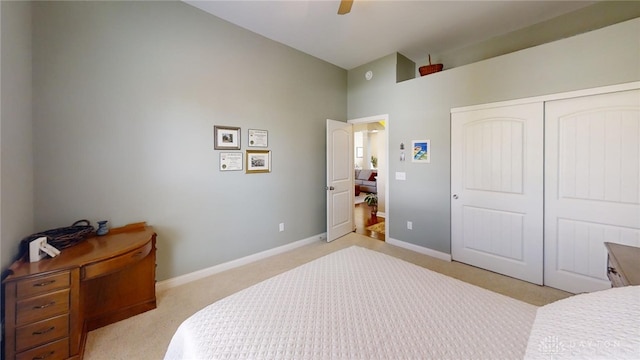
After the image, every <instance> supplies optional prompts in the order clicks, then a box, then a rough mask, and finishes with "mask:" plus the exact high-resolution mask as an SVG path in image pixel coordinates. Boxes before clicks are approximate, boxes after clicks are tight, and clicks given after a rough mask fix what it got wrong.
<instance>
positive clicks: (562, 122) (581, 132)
mask: <svg viewBox="0 0 640 360" xmlns="http://www.w3.org/2000/svg"><path fill="white" fill-rule="evenodd" d="M639 233H640V90H633V91H624V92H617V93H608V94H601V95H593V96H585V97H580V98H573V99H565V100H557V101H550V102H548V103H546V104H545V278H544V282H545V285H549V286H553V287H557V288H560V289H563V290H567V291H570V292H574V293H578V292H588V291H596V290H601V289H605V288H608V287H610V282H609V280H608V279H607V275H606V268H607V266H606V258H607V252H606V249H605V247H604V242H619V243H623V244H626V245H635V246H640V240H639V235H638V234H639Z"/></svg>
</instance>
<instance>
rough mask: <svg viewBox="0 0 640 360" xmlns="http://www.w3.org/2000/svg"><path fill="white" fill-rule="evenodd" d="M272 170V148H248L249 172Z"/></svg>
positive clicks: (247, 171)
mask: <svg viewBox="0 0 640 360" xmlns="http://www.w3.org/2000/svg"><path fill="white" fill-rule="evenodd" d="M268 172H271V151H270V150H247V170H246V173H247V174H255V173H268Z"/></svg>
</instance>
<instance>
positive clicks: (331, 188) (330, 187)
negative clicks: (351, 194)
mask: <svg viewBox="0 0 640 360" xmlns="http://www.w3.org/2000/svg"><path fill="white" fill-rule="evenodd" d="M324 188H325V190H335V189H336V188H334V187H333V186H325V187H324Z"/></svg>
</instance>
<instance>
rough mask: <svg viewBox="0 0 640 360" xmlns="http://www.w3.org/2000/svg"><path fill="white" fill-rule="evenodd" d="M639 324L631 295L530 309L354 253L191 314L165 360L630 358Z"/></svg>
mask: <svg viewBox="0 0 640 360" xmlns="http://www.w3.org/2000/svg"><path fill="white" fill-rule="evenodd" d="M639 319H640V287H626V288H615V289H611V290H606V291H602V292H598V293H592V294H584V295H577V296H573V297H571V298H568V299H565V300H561V301H558V302H555V303H553V304H550V305H547V306H543V307H540V308H538V307H536V306H533V305H530V304H527V303H524V302H522V301H518V300H515V299H512V298H509V297H506V296H503V295H500V294H497V293H494V292H491V291H488V290H485V289H482V288H479V287H476V286H474V285H471V284H468V283H464V282H462V281H459V280H456V279H453V278H450V277H447V276H445V275H442V274H439V273H436V272H433V271H430V270H428V269H425V268H422V267H420V266H417V265H414V264H411V263H408V262H405V261H403V260H400V259H397V258H394V257H392V256H389V255H385V254H382V253H379V252H376V251H372V250H368V249H364V248H361V247H358V246H353V247H350V248H347V249H344V250H340V251H337V252H334V253H332V254H330V255H327V256H324V257H322V258H319V259H317V260H314V261H311V262H309V263H307V264H304V265H302V266H299V267H297V268H295V269H293V270H290V271H288V272H285V273H283V274H280V275H278V276H275V277H273V278H270V279H268V280H266V281H263V282H261V283H259V284H256V285H254V286H252V287H249V288H247V289H244V290H242V291H240V292H238V293H235V294H233V295H231V296H229V297H227V298H224V299H222V300H220V301H217V302H215V303H213V304H211V305H209V306H207V307H205V308H204V309H202V310H200V311H199V312H197V313H196V314H194V315H193V316H191V317H190V318H188V319H187V320H185V321H184V322H183V323H182V324H181V325H180V326H179V328H178V329H177V331H176V333H175V334H174V336H173V338H172V340H171V342H170V344H169V346H168V349H167V351H166V354H165V359H522V358H532V359H551V358H553V359H557V358H585V357H590V358H603V359H604V358H612V357H613V358H630V359H638V358H640V333H639V329H640V325H639V324H640V320H639ZM621 329H622V330H621Z"/></svg>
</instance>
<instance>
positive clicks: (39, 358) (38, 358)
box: [33, 351, 56, 360]
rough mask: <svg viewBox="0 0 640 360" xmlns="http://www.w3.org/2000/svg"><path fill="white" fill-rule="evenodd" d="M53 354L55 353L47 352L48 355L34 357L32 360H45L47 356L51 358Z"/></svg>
mask: <svg viewBox="0 0 640 360" xmlns="http://www.w3.org/2000/svg"><path fill="white" fill-rule="evenodd" d="M55 353H56V352H55V351H49V352H48V353H46V354H44V355H40V356H36V357H34V358H33V360H43V359H46V358H48V357H49V356H51V355H53V354H55Z"/></svg>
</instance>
